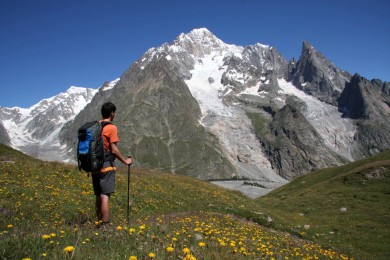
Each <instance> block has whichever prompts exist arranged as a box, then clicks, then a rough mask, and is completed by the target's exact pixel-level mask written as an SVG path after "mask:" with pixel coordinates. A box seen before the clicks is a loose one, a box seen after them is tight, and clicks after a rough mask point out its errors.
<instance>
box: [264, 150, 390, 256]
mask: <svg viewBox="0 0 390 260" xmlns="http://www.w3.org/2000/svg"><path fill="white" fill-rule="evenodd" d="M258 203H259V205H260V206H261V207H262V208H264V209H266V212H267V213H268V214H270V215H271V217H272V218H274V219H275V223H277V224H276V227H279V228H282V229H285V230H287V231H289V232H292V233H295V234H298V235H299V236H301V237H302V238H305V239H310V240H312V241H315V242H316V243H319V244H321V245H323V246H332V247H334V248H338V249H340V250H341V251H343V252H347V254H348V255H353V256H355V257H356V258H358V259H389V258H390V247H389V246H388V245H389V244H390V152H389V151H387V152H383V153H381V154H378V155H377V156H374V157H372V158H368V159H366V160H361V161H357V162H354V163H350V164H347V165H344V166H341V167H336V168H329V169H324V170H320V171H316V172H314V173H311V174H308V175H304V176H301V177H299V178H297V179H295V180H294V181H292V182H290V183H289V184H287V185H285V186H283V187H280V188H279V189H277V190H274V191H272V192H271V193H269V194H267V195H266V196H264V197H262V198H260V199H258Z"/></svg>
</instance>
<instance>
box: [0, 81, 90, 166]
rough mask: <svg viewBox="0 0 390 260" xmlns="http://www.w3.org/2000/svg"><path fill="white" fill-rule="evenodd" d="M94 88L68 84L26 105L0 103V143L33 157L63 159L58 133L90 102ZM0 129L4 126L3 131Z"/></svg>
mask: <svg viewBox="0 0 390 260" xmlns="http://www.w3.org/2000/svg"><path fill="white" fill-rule="evenodd" d="M95 93H96V90H94V89H86V88H80V87H74V86H72V87H70V88H69V89H68V90H67V91H66V92H64V93H60V94H58V95H56V96H54V97H51V98H48V99H44V100H42V101H40V102H39V103H37V104H36V105H34V106H32V107H30V108H19V107H14V108H5V107H0V122H1V123H0V136H1V140H2V143H4V144H8V145H10V146H12V147H13V148H16V149H18V150H20V151H23V152H24V153H26V154H29V155H31V156H34V157H36V158H40V159H44V160H50V161H55V160H57V161H64V159H65V157H64V155H65V154H64V150H63V147H61V146H60V143H59V140H58V134H59V132H60V130H61V128H62V126H63V125H64V124H65V123H66V122H68V121H70V120H72V119H73V118H74V117H75V115H77V114H78V113H79V112H80V111H81V110H82V109H83V107H84V106H85V105H86V104H87V103H88V102H90V100H91V98H92V97H93V96H94V95H95ZM2 129H6V131H3V130H2Z"/></svg>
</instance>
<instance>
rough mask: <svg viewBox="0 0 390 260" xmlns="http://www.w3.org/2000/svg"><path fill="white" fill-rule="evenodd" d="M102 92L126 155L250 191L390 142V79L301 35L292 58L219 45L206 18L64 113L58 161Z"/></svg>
mask: <svg viewBox="0 0 390 260" xmlns="http://www.w3.org/2000/svg"><path fill="white" fill-rule="evenodd" d="M106 101H113V102H114V103H115V104H116V106H117V108H118V110H117V111H118V112H117V115H116V118H115V121H114V123H115V124H116V125H118V129H119V137H120V142H119V147H120V148H121V150H122V152H123V153H124V154H129V155H132V156H133V157H134V158H135V164H136V165H139V166H142V167H148V168H153V169H159V170H163V171H168V172H173V173H177V174H183V175H189V176H192V177H196V178H199V179H206V180H214V181H216V183H218V184H220V185H224V186H225V187H229V188H235V189H240V190H243V191H244V192H247V193H248V194H252V195H253V194H254V195H253V197H256V196H258V195H259V194H264V193H266V192H268V191H270V190H271V189H274V188H275V187H278V186H280V185H283V184H285V183H286V182H288V181H289V180H291V179H294V178H295V177H296V176H299V175H303V174H306V173H308V172H311V171H313V170H316V169H320V168H324V167H329V166H337V165H342V164H344V163H346V162H348V161H354V160H357V159H360V158H362V157H364V156H367V155H373V154H375V153H377V152H379V151H383V150H386V149H389V148H390V145H389V136H390V134H389V133H390V132H389V131H388V125H390V124H388V118H390V117H389V115H390V111H389V104H390V102H389V83H387V82H382V81H380V80H377V79H374V80H372V81H369V80H366V79H364V78H362V77H360V76H358V75H357V74H355V75H354V76H351V74H350V73H348V72H345V71H343V70H341V69H339V68H337V67H336V66H335V65H334V64H333V63H332V62H331V61H329V60H328V59H327V58H326V57H325V56H324V55H323V54H321V53H320V52H319V51H317V50H316V49H315V48H314V47H313V46H311V45H310V43H308V42H304V43H303V46H302V53H301V56H300V58H299V59H298V61H297V62H296V61H295V59H293V60H291V61H287V60H286V59H285V58H284V57H283V56H282V55H281V54H280V53H279V52H278V51H277V50H276V49H275V48H274V47H272V46H268V45H263V44H259V43H257V44H255V45H251V46H246V47H242V46H236V45H233V44H226V43H224V42H223V41H222V40H220V39H218V38H217V37H216V36H215V35H214V34H212V33H211V32H210V31H208V30H207V29H205V28H201V29H195V30H192V31H191V32H189V33H182V34H180V35H179V36H178V37H177V38H176V39H174V40H173V41H172V42H170V43H165V44H163V45H161V46H160V47H156V48H151V49H149V50H148V51H147V52H146V53H145V54H144V55H142V56H141V57H140V59H139V60H137V61H136V62H135V63H133V64H132V65H131V66H130V67H129V68H128V69H127V70H126V71H125V72H124V73H123V74H122V75H121V77H120V79H118V80H116V81H115V82H112V83H107V84H106V86H105V87H104V86H102V87H101V88H99V89H98V90H96V93H95V95H94V96H93V98H92V99H91V100H90V101H88V102H86V105H85V107H84V108H83V109H80V111H79V113H75V116H74V118H70V119H69V120H68V121H66V122H65V123H63V126H62V128H61V130H60V131H59V133H58V136H59V139H60V144H61V148H63V149H62V151H63V152H65V153H66V154H64V155H63V154H61V155H60V156H61V158H62V159H63V160H67V161H74V155H75V147H76V143H77V140H76V134H75V133H76V132H77V129H78V128H79V127H80V126H81V125H82V124H83V123H85V122H86V121H91V120H96V119H100V117H101V116H100V107H101V105H102V104H103V103H104V102H106ZM362 109H363V110H362ZM4 126H5V128H6V129H7V131H9V127H8V126H9V125H8V126H7V125H4ZM0 131H1V129H0ZM0 133H1V132H0ZM13 139H14V138H10V140H13ZM221 180H230V181H229V182H221ZM252 195H251V196H252Z"/></svg>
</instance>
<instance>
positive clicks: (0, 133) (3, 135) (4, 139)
mask: <svg viewBox="0 0 390 260" xmlns="http://www.w3.org/2000/svg"><path fill="white" fill-rule="evenodd" d="M0 143H2V144H5V145H8V146H9V145H10V144H11V141H10V140H9V136H8V133H7V129H5V128H4V126H3V125H2V124H0Z"/></svg>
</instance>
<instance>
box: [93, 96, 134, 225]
mask: <svg viewBox="0 0 390 260" xmlns="http://www.w3.org/2000/svg"><path fill="white" fill-rule="evenodd" d="M115 112H116V107H115V105H114V104H113V103H111V102H106V103H104V104H103V106H102V109H101V113H102V117H103V119H102V120H101V121H100V122H101V123H103V124H106V125H105V126H104V128H103V131H102V137H103V141H104V150H105V154H107V155H106V156H105V161H104V164H103V168H102V169H101V171H100V172H95V173H92V183H93V190H94V193H95V196H96V215H97V217H98V220H99V226H100V225H105V224H108V223H110V214H109V212H110V207H109V200H110V195H111V193H113V192H114V190H115V173H116V167H115V162H114V160H115V158H117V159H118V160H119V161H121V162H122V163H124V164H126V165H130V164H131V163H132V162H133V160H132V158H131V157H129V158H125V157H124V156H123V155H122V153H121V152H120V150H119V149H118V146H117V143H118V142H119V138H118V129H117V127H116V126H115V125H113V124H111V122H112V121H113V120H114V118H115ZM107 123H108V124H107Z"/></svg>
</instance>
